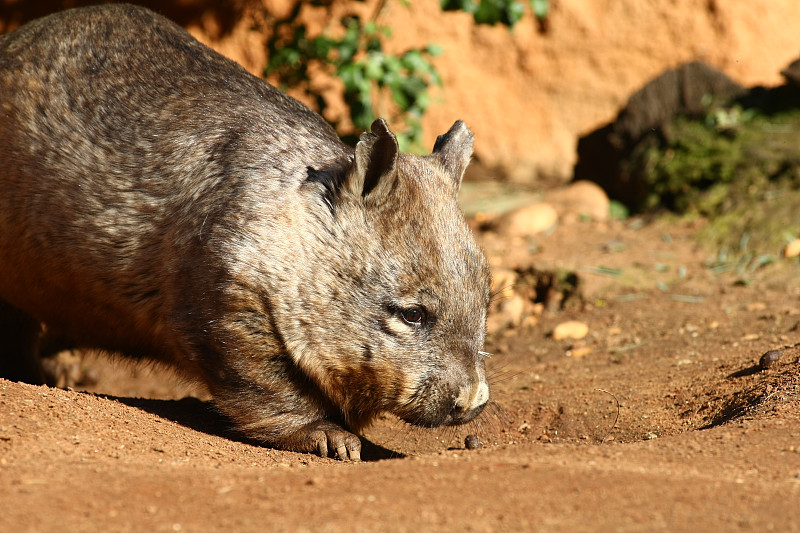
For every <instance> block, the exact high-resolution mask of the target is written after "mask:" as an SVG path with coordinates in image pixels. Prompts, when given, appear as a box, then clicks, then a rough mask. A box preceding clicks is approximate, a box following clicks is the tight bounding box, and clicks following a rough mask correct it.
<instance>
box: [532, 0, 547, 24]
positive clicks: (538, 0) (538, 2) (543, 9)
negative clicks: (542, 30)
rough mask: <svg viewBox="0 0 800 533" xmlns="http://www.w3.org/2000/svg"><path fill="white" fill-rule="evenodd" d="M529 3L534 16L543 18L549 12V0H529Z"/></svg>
mask: <svg viewBox="0 0 800 533" xmlns="http://www.w3.org/2000/svg"><path fill="white" fill-rule="evenodd" d="M530 3H531V11H533V14H534V15H535V16H536V18H538V19H543V18H545V17H547V15H548V13H550V0H530Z"/></svg>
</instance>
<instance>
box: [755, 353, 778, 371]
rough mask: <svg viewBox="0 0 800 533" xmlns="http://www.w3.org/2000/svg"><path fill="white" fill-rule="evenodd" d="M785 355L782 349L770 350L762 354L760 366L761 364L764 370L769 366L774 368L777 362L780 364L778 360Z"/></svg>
mask: <svg viewBox="0 0 800 533" xmlns="http://www.w3.org/2000/svg"><path fill="white" fill-rule="evenodd" d="M781 357H783V352H782V351H780V350H770V351H768V352H767V353H765V354H764V355H762V356H761V359H760V360H759V361H758V364H759V366H761V369H762V370H766V369H768V368H772V367H773V366H775V365H776V364H778V360H779V359H780V358H781Z"/></svg>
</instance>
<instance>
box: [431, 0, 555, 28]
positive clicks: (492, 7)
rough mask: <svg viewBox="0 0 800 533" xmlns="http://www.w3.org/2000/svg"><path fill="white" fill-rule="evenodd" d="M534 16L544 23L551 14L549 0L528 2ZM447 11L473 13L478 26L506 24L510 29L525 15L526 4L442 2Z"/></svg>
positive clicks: (509, 0)
mask: <svg viewBox="0 0 800 533" xmlns="http://www.w3.org/2000/svg"><path fill="white" fill-rule="evenodd" d="M528 5H529V6H530V8H531V11H533V14H534V16H535V17H536V18H537V19H538V20H540V21H542V20H544V19H546V18H547V15H548V13H549V12H550V1H549V0H528ZM441 6H442V9H443V10H445V11H466V12H467V13H471V14H472V16H473V18H474V19H475V22H476V23H477V24H491V25H494V24H497V23H501V24H505V25H506V26H509V27H514V25H515V24H516V23H517V22H519V21H520V19H521V18H522V15H523V14H524V13H525V3H524V2H520V1H519V0H441Z"/></svg>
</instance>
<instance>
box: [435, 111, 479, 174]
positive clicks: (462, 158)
mask: <svg viewBox="0 0 800 533" xmlns="http://www.w3.org/2000/svg"><path fill="white" fill-rule="evenodd" d="M473 139H474V137H473V136H472V132H471V131H469V128H468V127H467V125H466V124H464V123H463V122H461V121H460V120H457V121H456V123H455V124H453V127H451V128H450V130H449V131H448V132H447V133H445V134H444V135H439V136H438V137H437V138H436V143H435V144H434V145H433V155H434V156H435V157H438V158H439V161H440V162H441V164H442V166H443V167H444V169H445V171H447V173H448V174H450V176H451V177H452V178H453V181H454V182H455V184H456V189H458V188H459V187H460V186H461V178H463V177H464V171H465V170H467V165H468V164H469V159H470V157H472V142H473Z"/></svg>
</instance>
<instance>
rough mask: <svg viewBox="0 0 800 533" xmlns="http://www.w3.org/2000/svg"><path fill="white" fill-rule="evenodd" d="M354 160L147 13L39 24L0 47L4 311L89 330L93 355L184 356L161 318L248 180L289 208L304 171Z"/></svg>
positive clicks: (295, 106)
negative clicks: (8, 307) (97, 351)
mask: <svg viewBox="0 0 800 533" xmlns="http://www.w3.org/2000/svg"><path fill="white" fill-rule="evenodd" d="M297 153H301V154H303V157H305V159H304V160H300V156H297V155H296V154H297ZM309 154H312V155H313V159H314V161H309V160H308V158H309ZM350 158H352V155H351V151H350V150H349V149H348V148H346V147H345V146H344V145H343V144H342V143H341V142H340V141H339V139H338V137H337V136H336V134H335V132H334V131H333V130H332V129H331V128H330V126H328V125H327V124H326V123H325V122H324V121H323V120H322V119H321V118H320V117H319V116H318V115H316V114H315V113H313V112H311V111H310V110H309V109H307V108H306V107H305V106H303V105H302V104H300V103H298V102H297V101H295V100H293V99H291V98H289V97H287V96H285V95H283V94H282V93H280V92H279V91H277V90H276V89H274V88H272V87H271V86H269V85H268V84H266V83H264V82H263V81H262V80H259V79H258V78H256V77H254V76H251V75H250V74H248V73H247V72H246V71H245V70H244V69H243V68H242V67H240V66H239V65H237V64H236V63H234V62H232V61H229V60H227V59H225V58H223V57H222V56H219V55H218V54H216V53H214V52H213V51H211V50H210V49H208V48H206V47H205V46H203V45H201V44H200V43H199V42H197V41H196V40H194V39H193V38H192V37H191V36H189V35H188V34H187V33H186V32H185V31H184V30H182V29H181V28H179V27H178V26H176V25H175V24H173V23H172V22H170V21H168V20H166V19H164V18H163V17H160V16H158V15H155V14H154V13H152V12H150V11H148V10H146V9H143V8H139V7H135V6H130V5H106V6H97V7H94V8H85V9H79V10H70V11H65V12H61V13H57V14H55V15H51V16H49V17H45V18H43V19H40V20H38V21H34V22H32V23H29V24H27V25H25V26H23V27H22V28H20V29H19V30H17V31H16V32H13V33H12V34H9V35H5V36H3V37H1V38H0V191H2V192H1V193H0V299H6V300H7V301H9V302H10V303H11V304H13V305H15V306H16V307H18V308H20V309H24V310H34V309H35V310H36V313H34V314H36V316H37V317H38V318H39V319H41V320H42V321H44V322H45V323H48V326H51V327H53V328H54V329H58V330H63V331H64V332H65V333H67V334H68V336H69V334H71V333H72V334H74V335H72V336H73V337H76V338H78V337H80V336H81V335H85V332H84V331H83V330H85V328H84V327H83V326H81V324H86V323H93V324H95V325H96V327H95V328H94V332H93V333H92V335H94V336H95V337H96V338H93V339H90V342H89V344H92V345H99V346H103V347H106V348H109V349H117V350H120V351H124V352H127V353H140V352H149V353H151V354H152V353H158V352H161V351H164V353H173V352H174V351H175V350H174V349H172V348H171V347H167V348H166V349H165V348H164V346H165V343H166V344H168V340H167V339H163V338H159V335H160V333H161V330H163V329H164V328H165V325H164V324H162V323H159V321H154V320H153V317H158V316H160V314H161V312H162V310H163V309H165V308H169V309H170V310H171V312H174V310H175V309H176V306H179V305H180V302H177V301H176V300H177V299H178V298H179V296H178V294H179V293H180V287H181V284H182V283H187V281H184V276H183V274H184V273H185V272H186V271H187V270H188V269H191V268H192V267H193V266H195V265H193V263H194V262H196V261H198V260H200V259H199V258H200V257H201V256H202V254H203V253H204V250H206V249H207V248H208V247H209V246H211V245H212V244H218V243H210V241H208V230H207V228H211V227H214V225H215V224H214V223H215V222H216V217H217V216H218V215H219V214H221V213H222V212H226V213H227V214H226V215H225V216H226V217H227V218H228V219H229V220H231V221H233V220H234V219H235V218H236V212H237V209H239V208H238V207H233V205H234V204H238V203H241V204H242V206H243V207H242V208H241V210H245V209H246V206H245V204H246V199H247V188H248V187H251V186H252V185H251V182H252V181H253V179H254V178H253V176H254V175H257V176H258V178H257V179H259V180H261V181H262V182H263V183H262V184H261V185H260V186H261V190H260V193H262V194H264V195H265V196H266V197H267V199H266V200H263V199H262V200H261V201H262V202H270V201H271V202H273V203H274V204H275V205H281V204H282V203H284V202H285V199H284V196H285V195H286V194H287V193H288V192H290V191H292V190H293V189H294V187H295V186H296V184H297V183H298V182H299V181H300V180H302V179H304V177H305V176H304V172H305V168H306V165H309V164H312V163H313V164H318V165H320V166H324V165H331V164H334V163H335V162H336V161H342V160H349V159H350ZM45 192H46V194H45ZM242 216H243V217H244V216H246V215H245V214H242ZM204 230H205V237H204ZM207 255H208V254H206V255H205V257H207ZM209 270H212V271H213V268H212V267H211V266H209ZM209 275H212V274H209ZM31 287H36V288H37V289H36V290H32V289H31ZM79 330H80V331H81V333H78V332H79ZM132 332H135V333H133V334H132ZM122 339H124V340H122ZM131 339H138V340H136V341H135V342H133V345H132V343H131ZM136 344H141V345H136Z"/></svg>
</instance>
